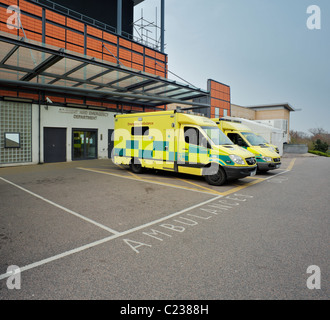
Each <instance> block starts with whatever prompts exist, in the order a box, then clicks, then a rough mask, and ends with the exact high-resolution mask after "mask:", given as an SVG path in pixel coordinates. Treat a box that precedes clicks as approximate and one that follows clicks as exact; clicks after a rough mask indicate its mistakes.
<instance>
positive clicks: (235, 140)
mask: <svg viewBox="0 0 330 320" xmlns="http://www.w3.org/2000/svg"><path fill="white" fill-rule="evenodd" d="M228 138H229V139H230V140H231V141H232V142H233V143H234V144H237V145H239V146H240V147H248V145H247V144H246V143H245V141H244V140H243V138H242V137H241V136H240V135H239V134H238V133H228Z"/></svg>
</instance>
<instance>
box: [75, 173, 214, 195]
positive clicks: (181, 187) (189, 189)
mask: <svg viewBox="0 0 330 320" xmlns="http://www.w3.org/2000/svg"><path fill="white" fill-rule="evenodd" d="M77 169H79V170H84V171H88V172H94V173H100V174H105V175H109V176H114V177H119V178H123V179H129V180H134V181H137V182H144V183H151V184H158V185H160V186H163V187H170V188H175V189H181V190H186V191H193V192H198V193H204V194H210V195H213V196H214V195H215V194H218V192H216V191H215V192H207V191H203V190H197V189H192V188H189V187H184V186H179V185H174V184H169V183H163V182H157V181H150V180H147V179H142V178H141V179H140V178H139V179H136V178H133V177H127V176H123V175H121V174H115V173H110V172H105V171H100V170H95V169H87V168H77ZM201 188H202V187H201Z"/></svg>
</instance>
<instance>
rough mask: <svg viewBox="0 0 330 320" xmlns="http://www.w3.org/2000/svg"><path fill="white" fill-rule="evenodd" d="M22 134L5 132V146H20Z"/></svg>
mask: <svg viewBox="0 0 330 320" xmlns="http://www.w3.org/2000/svg"><path fill="white" fill-rule="evenodd" d="M20 147H21V136H20V134H19V133H9V132H6V133H5V148H20Z"/></svg>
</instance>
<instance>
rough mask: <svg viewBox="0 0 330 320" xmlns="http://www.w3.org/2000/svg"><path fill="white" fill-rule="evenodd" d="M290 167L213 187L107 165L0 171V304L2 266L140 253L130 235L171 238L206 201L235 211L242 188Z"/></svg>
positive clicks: (281, 176)
mask: <svg viewBox="0 0 330 320" xmlns="http://www.w3.org/2000/svg"><path fill="white" fill-rule="evenodd" d="M296 161H301V159H290V158H283V161H282V167H281V169H277V170H273V171H270V172H268V173H265V174H257V175H256V176H254V177H249V178H245V179H241V180H238V181H234V182H229V183H227V184H226V185H224V186H221V187H214V186H210V185H208V184H207V183H206V182H205V181H204V179H202V178H198V177H194V176H188V175H177V174H172V173H166V172H160V171H159V172H153V171H150V172H146V173H144V174H141V175H135V174H133V173H132V172H131V171H129V170H127V169H125V168H122V167H117V166H115V165H114V164H113V163H112V162H111V160H91V161H83V162H71V163H58V164H45V165H39V166H22V167H12V168H1V169H0V208H1V209H0V219H1V224H0V299H1V291H2V292H3V293H8V290H7V289H6V279H8V278H9V277H10V275H11V273H8V272H7V268H8V267H9V266H18V267H19V268H20V271H21V272H22V273H23V272H24V271H29V270H30V271H31V272H38V271H37V270H38V268H40V267H42V266H44V265H51V264H52V263H56V264H58V263H61V261H62V259H63V258H66V257H70V256H72V255H74V254H76V253H78V252H81V253H83V252H85V251H86V252H87V251H88V250H89V249H92V248H96V247H98V246H100V245H103V244H106V245H110V246H111V247H112V245H111V243H112V241H113V240H116V239H121V240H123V241H124V242H126V244H127V246H126V248H125V250H129V251H130V252H135V253H139V252H140V247H143V246H145V247H148V246H150V247H151V245H149V244H148V243H144V242H142V241H141V242H140V241H134V240H130V239H131V238H130V235H132V234H134V233H136V232H140V233H141V232H143V231H147V228H148V235H149V237H150V238H153V239H158V240H159V241H163V240H165V239H166V238H167V237H171V235H170V231H177V232H180V229H179V227H176V228H177V229H175V227H174V225H173V224H170V223H169V220H170V219H174V218H176V219H179V217H181V222H182V224H181V226H182V225H183V224H184V222H185V225H186V227H187V226H188V225H191V226H193V225H195V224H197V221H198V219H199V220H201V219H205V220H206V219H207V217H206V216H200V215H199V216H198V215H196V214H195V215H194V210H196V209H197V208H202V207H203V206H204V207H205V206H206V205H209V206H210V207H211V206H212V203H213V202H214V201H218V206H219V202H221V203H220V206H223V207H222V209H223V210H228V208H231V207H233V206H236V205H239V204H240V202H241V201H246V199H247V198H249V197H250V196H249V195H246V190H248V188H253V186H255V185H257V184H259V183H265V181H270V180H272V181H273V182H274V183H275V184H277V183H278V184H280V183H281V182H282V181H284V180H285V179H287V178H286V177H285V173H288V172H289V171H290V170H291V169H292V168H293V166H294V164H295V162H296ZM251 198H252V196H251ZM210 207H209V208H208V210H209V211H208V212H212V211H211V209H212V208H210ZM226 208H227V209H226ZM213 210H214V208H213ZM217 210H218V209H217ZM206 211H207V210H206ZM184 213H185V214H186V216H185V217H182V214H184ZM213 213H214V214H217V213H216V210H214V211H213ZM188 215H189V216H188ZM196 219H197V220H196ZM177 221H178V220H177ZM155 226H158V229H157V230H156V229H154V228H155ZM159 226H162V227H163V229H159ZM183 229H185V228H184V227H181V230H183ZM145 234H146V232H145ZM113 246H114V247H115V248H117V247H118V245H115V244H113ZM118 250H120V249H118ZM118 250H117V251H116V254H117V255H119V254H120V252H119V251H118ZM89 252H90V251H89ZM64 261H65V259H64V260H63V263H64ZM6 296H7V295H6ZM10 296H11V295H10V294H9V296H7V297H10Z"/></svg>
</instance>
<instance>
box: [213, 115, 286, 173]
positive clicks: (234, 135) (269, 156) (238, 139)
mask: <svg viewBox="0 0 330 320" xmlns="http://www.w3.org/2000/svg"><path fill="white" fill-rule="evenodd" d="M212 120H213V121H214V122H215V123H216V124H217V126H218V127H219V129H220V130H221V131H222V132H223V133H225V134H226V136H227V137H228V138H229V139H230V140H231V141H232V142H233V143H235V144H237V145H238V146H240V147H242V148H245V149H247V150H248V151H250V152H252V153H253V154H254V156H255V157H256V160H257V166H258V170H259V171H263V172H265V171H268V170H273V169H278V168H280V166H281V157H280V155H279V154H278V153H277V152H275V150H274V148H271V147H269V146H267V145H265V143H264V140H261V139H260V136H257V135H256V134H254V133H253V132H252V131H251V129H250V128H248V127H247V126H245V125H243V124H241V123H240V122H239V121H235V120H226V119H212Z"/></svg>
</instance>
